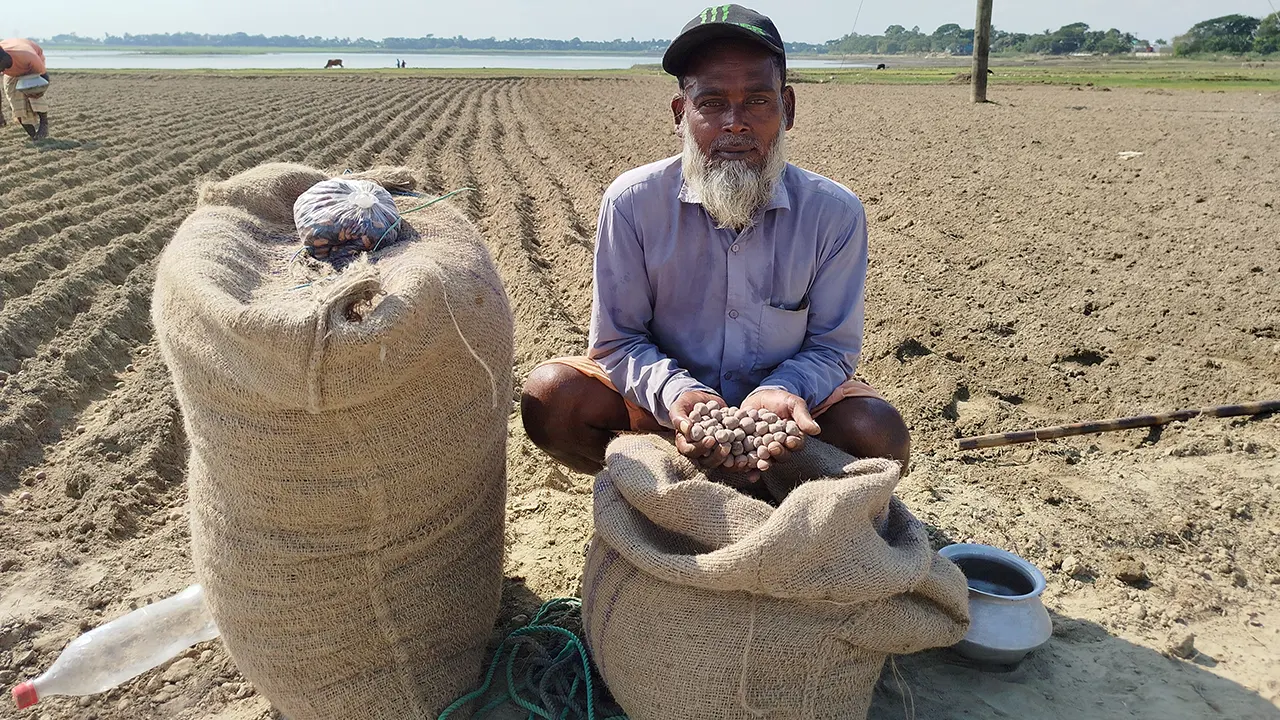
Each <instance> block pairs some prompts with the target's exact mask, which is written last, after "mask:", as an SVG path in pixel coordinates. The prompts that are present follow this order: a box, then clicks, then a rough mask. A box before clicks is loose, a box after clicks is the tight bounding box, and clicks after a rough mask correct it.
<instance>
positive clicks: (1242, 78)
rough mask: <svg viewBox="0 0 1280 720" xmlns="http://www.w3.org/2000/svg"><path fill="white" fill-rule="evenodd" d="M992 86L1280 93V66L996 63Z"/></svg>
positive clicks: (838, 73)
mask: <svg viewBox="0 0 1280 720" xmlns="http://www.w3.org/2000/svg"><path fill="white" fill-rule="evenodd" d="M991 69H992V71H993V72H994V74H993V75H991V76H989V78H988V83H989V85H991V86H992V87H999V86H1000V85H1064V86H1072V85H1075V86H1090V85H1092V86H1094V87H1115V88H1160V89H1166V90H1207V91H1213V90H1254V91H1259V92H1276V91H1280V65H1278V66H1277V67H1266V68H1249V69H1246V68H1241V67H1240V64H1239V63H1238V62H1216V63H1215V62H1194V61H1191V62H1187V61H1177V60H1145V61H1134V60H1113V61H1108V62H1097V63H1091V64H1086V63H1066V62H1063V63H1055V62H1052V61H1048V62H1044V63H1033V62H1022V63H1017V64H1014V63H1010V64H1003V63H996V64H993V65H992V68H991ZM961 73H968V68H967V67H956V66H950V67H927V66H919V67H909V66H908V67H890V68H889V69H886V70H868V69H866V68H848V69H838V70H828V69H810V68H805V69H797V70H792V71H789V72H788V76H789V79H790V80H791V81H792V82H798V83H806V82H808V83H850V84H887V85H946V84H952V83H960V84H967V83H965V81H963V80H957V75H959V74H961Z"/></svg>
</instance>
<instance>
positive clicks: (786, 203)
mask: <svg viewBox="0 0 1280 720" xmlns="http://www.w3.org/2000/svg"><path fill="white" fill-rule="evenodd" d="M790 172H791V164H790V163H788V164H787V166H786V167H785V168H783V170H782V177H780V178H778V182H777V183H775V184H774V186H773V197H771V198H769V202H767V203H765V206H764V207H763V208H762V209H761V210H760V214H762V215H763V214H764V213H766V212H768V211H770V210H790V209H791V194H790V193H788V192H787V175H788V174H789V173H790ZM680 202H683V203H690V204H692V205H701V204H702V198H700V197H698V192H697V191H696V190H694V189H693V188H691V187H689V185H688V183H686V182H685V181H684V169H683V168H681V170H680Z"/></svg>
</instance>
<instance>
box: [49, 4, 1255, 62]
mask: <svg viewBox="0 0 1280 720" xmlns="http://www.w3.org/2000/svg"><path fill="white" fill-rule="evenodd" d="M44 42H46V43H48V44H49V45H51V46H58V45H62V46H102V47H104V48H134V47H193V48H194V47H210V48H218V47H228V48H231V47H236V48H263V49H284V48H289V49H299V48H317V49H320V48H333V49H337V48H351V49H353V50H392V51H412V50H425V51H430V50H504V51H510V50H523V51H531V52H565V51H570V52H573V51H579V52H580V51H594V52H626V53H655V54H656V53H661V52H662V51H663V50H665V49H666V48H667V45H668V44H669V43H670V41H669V40H659V39H653V40H636V39H635V38H631V39H629V40H623V39H621V38H619V39H614V40H582V39H580V38H576V37H575V38H572V39H570V40H553V39H546V38H509V39H506V40H498V39H497V38H493V37H489V38H475V39H471V38H465V37H463V36H461V35H457V36H454V37H436V36H435V35H425V36H423V37H416V38H410V37H389V38H384V39H382V40H370V39H368V38H363V37H361V38H356V39H354V40H352V39H350V38H339V37H328V38H326V37H320V36H304V35H273V36H266V35H249V34H247V33H231V34H222V35H211V34H205V33H190V32H184V33H153V34H145V35H132V34H129V33H125V34H123V35H110V34H108V35H106V36H105V37H104V38H101V39H99V38H89V37H81V36H79V35H76V34H75V33H69V34H61V35H54V36H53V37H51V38H47V39H45V40H44ZM1167 44H1168V42H1167V41H1166V40H1164V39H1163V38H1162V39H1157V40H1156V41H1155V42H1154V43H1152V42H1150V41H1148V40H1145V39H1141V38H1139V37H1137V36H1136V35H1134V34H1133V33H1128V32H1121V31H1120V30H1117V29H1116V28H1111V29H1109V30H1093V29H1091V28H1090V27H1089V25H1088V24H1087V23H1072V24H1070V25H1064V26H1062V27H1061V28H1059V29H1057V30H1045V31H1044V32H1043V33H1035V34H1029V33H1014V32H1006V31H1003V30H999V29H993V30H992V34H991V51H992V52H993V53H997V54H1000V53H1009V54H1014V53H1016V54H1026V55H1071V54H1075V53H1087V54H1098V55H1119V54H1127V53H1131V52H1135V51H1138V52H1141V51H1145V50H1150V49H1152V48H1153V47H1154V46H1163V45H1167ZM786 47H787V52H790V53H804V54H817V55H918V54H929V53H935V54H936V53H942V54H949V55H967V54H970V53H972V52H973V28H964V27H961V26H960V25H958V24H956V23H948V24H945V25H942V26H940V27H938V29H936V30H934V31H933V32H932V33H927V34H926V33H923V32H921V30H920V28H919V27H918V26H917V27H913V28H911V29H907V28H906V27H904V26H902V25H890V26H889V27H888V28H887V29H885V31H884V33H883V34H880V35H859V34H858V33H849V34H847V35H845V36H843V37H840V38H837V39H835V40H828V41H827V42H825V43H821V44H816V43H795V42H788V43H786ZM1173 48H1174V52H1175V53H1176V54H1178V55H1197V54H1205V53H1233V54H1241V53H1257V54H1270V53H1275V52H1280V13H1273V14H1271V15H1268V16H1266V17H1264V18H1255V17H1250V16H1247V15H1226V16H1223V17H1219V18H1213V19H1211V20H1205V21H1204V22H1200V23H1197V24H1195V25H1194V26H1192V27H1191V29H1190V30H1188V31H1187V33H1186V34H1184V35H1179V36H1177V37H1176V38H1174V41H1173Z"/></svg>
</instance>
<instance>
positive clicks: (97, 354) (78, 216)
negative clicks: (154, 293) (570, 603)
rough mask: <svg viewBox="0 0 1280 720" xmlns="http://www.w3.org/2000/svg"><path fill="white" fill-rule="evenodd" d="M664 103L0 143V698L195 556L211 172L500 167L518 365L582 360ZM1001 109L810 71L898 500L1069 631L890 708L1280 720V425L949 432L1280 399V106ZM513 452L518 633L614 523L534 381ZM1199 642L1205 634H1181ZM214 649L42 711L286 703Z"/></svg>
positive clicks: (509, 596) (921, 661)
mask: <svg viewBox="0 0 1280 720" xmlns="http://www.w3.org/2000/svg"><path fill="white" fill-rule="evenodd" d="M672 92H673V84H672V83H671V82H667V81H664V80H660V79H656V78H631V79H590V80H588V79H580V80H573V79H517V78H486V79H467V78H427V77H401V78H390V77H376V76H356V75H341V76H337V77H319V76H279V75H277V76H268V77H256V78H255V77H230V76H191V75H163V74H158V75H154V76H147V75H119V76H109V75H93V76H89V75H75V74H66V75H62V76H60V78H59V80H58V82H57V85H56V86H55V89H54V92H52V93H51V94H50V100H51V102H52V103H53V114H52V119H53V134H54V136H55V137H56V138H57V139H56V140H52V141H49V142H47V143H44V144H41V145H39V146H32V145H31V144H29V143H28V142H26V140H25V138H24V136H23V133H22V132H21V130H20V129H16V128H15V127H14V126H12V125H10V126H7V127H6V128H4V132H3V133H0V501H2V503H0V686H3V687H5V688H6V689H7V688H8V687H10V686H12V685H13V684H15V683H16V682H18V681H20V680H22V679H25V678H29V677H32V676H34V675H35V674H37V673H38V672H40V671H41V670H42V669H43V668H46V667H47V666H48V665H49V664H50V663H51V662H52V661H53V660H54V658H55V657H56V656H57V654H58V652H59V650H60V649H61V647H62V646H63V645H64V644H65V643H66V642H67V641H68V640H70V639H71V638H73V637H74V636H76V635H77V634H79V633H80V632H82V631H83V630H86V629H89V628H92V627H94V626H96V625H99V624H101V623H103V622H105V621H107V620H109V619H111V618H113V617H116V616H118V615H120V614H122V613H124V612H127V611H128V610H129V609H130V608H133V607H136V606H138V605H140V604H144V603H146V602H149V601H152V600H155V599H158V598H161V597H165V596H167V595H169V594H172V593H173V592H176V591H178V590H180V589H181V588H182V587H184V586H186V585H187V584H188V583H189V582H191V580H192V572H191V568H190V564H189V560H188V547H187V546H188V534H187V528H186V522H185V511H184V504H185V498H186V493H185V488H184V484H183V477H184V464H185V448H184V437H183V429H182V423H181V418H180V415H179V412H178V409H177V407H176V403H175V401H174V397H173V393H172V390H171V387H170V384H169V380H168V377H167V372H166V370H165V367H164V365H163V363H162V362H161V361H160V359H159V357H158V354H157V352H156V350H155V346H154V343H153V340H152V331H151V328H150V326H149V320H148V313H147V309H148V302H149V293H150V289H151V282H152V278H153V269H154V260H155V257H156V254H157V253H158V251H159V250H160V249H161V247H162V246H163V245H164V243H165V242H166V241H167V239H168V238H169V237H170V236H171V234H172V233H173V231H174V230H175V228H176V227H177V225H178V223H179V222H181V220H182V219H183V218H184V217H185V215H186V214H187V213H189V212H190V211H191V209H192V207H193V205H194V201H195V187H196V186H197V184H198V183H200V182H201V181H202V180H205V179H210V178H225V177H227V176H229V175H231V174H233V173H235V172H237V171H240V170H243V169H246V168H248V167H251V166H253V165H256V164H258V163H261V162H266V161H273V160H285V161H297V162H304V163H308V164H311V165H315V166H318V167H324V168H329V169H332V170H334V171H337V172H341V171H342V170H344V169H347V168H351V169H363V168H366V167H369V166H372V165H377V164H405V165H408V166H410V167H412V168H413V169H414V170H415V171H417V172H418V173H419V174H420V175H421V176H422V177H423V178H424V179H425V182H426V185H427V189H428V190H429V191H432V192H441V191H445V190H450V189H453V188H457V187H461V186H472V187H475V188H477V189H478V191H477V192H475V193H470V194H467V195H464V196H460V204H461V206H462V207H463V208H464V209H465V210H466V211H467V212H468V213H469V214H470V216H471V217H472V218H473V219H474V220H475V222H476V223H477V224H478V226H479V227H480V228H481V230H482V231H483V233H484V235H485V237H486V238H487V241H488V243H489V246H490V249H491V250H492V252H493V256H494V258H495V259H496V262H497V264H498V266H499V269H500V271H501V273H502V276H503V280H504V282H505V283H506V287H507V290H508V292H509V294H510V295H511V298H512V301H513V306H514V308H515V311H516V315H517V330H516V335H517V338H516V339H517V353H516V375H517V381H518V380H519V379H521V378H523V377H524V375H526V374H527V373H528V372H529V370H530V369H532V368H533V367H534V365H535V364H536V363H538V362H539V361H540V360H542V359H545V358H547V357H550V356H554V355H560V354H570V353H580V352H582V351H583V349H584V346H585V342H586V330H587V321H588V317H589V311H590V297H591V257H592V246H593V235H594V228H595V217H596V212H597V208H598V203H599V199H600V194H601V192H602V191H603V189H604V188H605V187H606V186H607V185H608V184H609V182H610V181H612V180H613V178H614V177H616V176H617V175H618V174H619V173H621V172H623V171H625V170H627V169H629V168H631V167H634V166H637V165H640V164H642V163H645V162H649V161H651V160H656V159H658V158H661V157H664V156H668V155H671V154H674V153H675V152H676V151H677V141H676V138H675V136H674V134H673V132H672V127H671V121H670V117H669V111H668V110H667V105H668V100H669V99H670V96H671V94H672ZM993 95H994V96H995V97H994V99H995V100H997V102H996V103H995V104H990V105H984V106H973V105H970V104H968V103H967V90H966V89H965V88H963V87H923V88H922V87H890V86H878V87H864V86H836V85H808V84H806V85H802V86H799V88H798V96H799V103H800V105H799V119H798V121H797V125H796V128H795V130H794V131H793V132H792V134H791V143H790V147H791V151H792V157H793V159H794V161H795V162H796V163H798V164H800V165H802V166H804V167H807V168H809V169H812V170H815V171H818V172H821V173H824V174H826V175H828V176H830V177H832V178H834V179H836V180H838V181H840V182H842V183H844V184H845V185H847V186H848V187H850V188H851V189H853V190H854V191H855V192H857V193H858V194H859V196H860V197H861V198H862V199H863V201H864V203H865V205H866V208H867V213H868V219H869V224H870V228H871V269H870V277H869V281H868V298H867V313H868V318H867V332H866V343H865V353H864V356H863V360H862V365H861V370H860V371H861V373H862V374H863V375H864V376H865V377H866V378H867V379H868V380H869V381H870V382H872V383H873V384H874V385H875V386H876V387H878V388H879V389H881V390H882V391H883V392H884V393H885V395H886V396H888V397H889V398H890V399H891V400H892V401H893V402H894V403H895V404H896V405H897V406H898V407H899V408H900V409H901V410H902V413H903V415H904V416H905V417H906V419H907V421H908V423H909V424H910V425H911V427H912V431H913V442H914V462H913V467H912V470H911V473H910V474H909V475H908V476H907V477H906V478H905V479H904V480H903V482H902V484H901V486H900V490H899V492H900V495H901V497H902V498H903V499H904V500H905V501H906V502H907V504H908V505H909V506H910V507H911V508H912V510H913V511H914V512H915V513H916V514H917V515H919V516H920V517H921V518H923V519H924V520H926V521H927V522H928V523H929V524H930V528H931V532H932V533H933V534H934V539H935V541H936V543H937V544H938V545H941V544H944V543H946V542H949V541H964V540H974V541H977V542H985V543H991V544H995V545H999V546H1001V547H1005V548H1008V549H1010V550H1013V551H1015V552H1018V553H1020V554H1021V555H1023V556H1025V557H1027V558H1028V559H1030V560H1031V561H1032V562H1033V563H1036V564H1037V565H1038V566H1039V567H1041V568H1042V569H1043V570H1044V571H1045V574H1046V576H1047V577H1048V580H1049V587H1048V590H1047V592H1046V594H1045V602H1046V604H1047V605H1048V607H1049V608H1050V609H1051V611H1052V613H1053V617H1054V624H1055V634H1054V638H1053V640H1052V641H1051V643H1050V644H1049V645H1048V646H1047V647H1046V648H1045V649H1044V650H1042V651H1041V652H1039V653H1037V654H1036V655H1034V656H1033V657H1032V658H1031V659H1029V660H1028V661H1027V662H1025V663H1023V664H1022V665H1021V666H1020V667H1019V668H1018V669H1016V670H1013V671H1011V672H1005V673H989V672H981V671H978V670H975V669H973V668H970V667H966V666H965V665H964V664H963V663H960V662H958V661H957V660H956V659H954V658H953V657H951V656H950V655H949V654H948V653H946V652H934V653H925V654H923V655H919V656H914V657H909V658H899V659H898V660H897V661H896V662H895V664H894V667H893V670H896V672H889V673H887V674H886V677H885V679H884V680H883V681H882V687H881V688H880V689H879V691H878V695H877V700H876V706H875V708H874V709H873V711H872V717H873V718H876V719H877V720H886V719H889V718H898V717H902V716H903V714H904V713H906V712H909V711H910V712H913V713H914V716H915V717H920V718H996V717H999V718H1003V717H1009V718H1014V717H1018V718H1022V717H1035V718H1063V719H1067V718H1071V719H1076V718H1079V719H1083V718H1110V717H1138V718H1151V719H1153V720H1191V719H1192V718H1211V717H1222V718H1277V717H1280V706H1278V705H1277V703H1280V495H1278V494H1277V492H1278V483H1280V459H1278V452H1277V450H1278V448H1280V418H1277V417H1275V416H1272V417H1269V418H1262V419H1259V420H1254V421H1245V420H1196V421H1192V422H1189V423H1181V424H1177V425H1174V426H1171V427H1169V428H1168V429H1166V430H1164V431H1163V432H1150V433H1149V432H1146V431H1129V432H1123V433H1115V434H1109V435H1103V436H1094V437H1087V438H1077V439H1070V440H1061V441H1054V442H1045V443H1039V444H1035V445H1024V446H1017V447H1011V448H1005V449H998V450H988V451H977V452H960V451H958V450H957V449H956V447H955V438H956V437H958V436H962V435H973V434H981V433H986V432H996V431H1004V430H1013V429H1020V428H1028V427H1035V426H1041V425H1048V424H1056V423H1061V422H1071V421H1078V420H1086V419H1096V418H1103V417H1111V416H1119V415H1128V414H1137V413H1145V412H1152V411H1159V410H1171V409H1176V408H1181V407H1196V406H1204V405H1212V404H1219V403H1232V402H1240V401H1246V400H1253V399H1280V209H1278V208H1277V207H1276V205H1277V203H1280V191H1278V190H1277V188H1280V140H1278V139H1277V133H1278V132H1280V93H1278V92H1270V93H1264V94H1258V93H1201V92H1179V93H1169V92H1164V91H1142V90H1127V91H1121V90H1117V91H1114V92H1104V91H1101V90H1094V89H1076V88H1072V89H1067V88H1032V87H1027V88H1017V87H1013V88H1010V87H1001V88H999V89H998V91H996V92H995V93H993ZM1126 151H1136V152H1141V153H1143V154H1142V155H1141V156H1138V157H1132V158H1129V159H1124V158H1122V157H1121V156H1120V155H1119V154H1120V153H1122V152H1126ZM517 390H518V388H517V387H513V388H511V392H512V399H513V401H514V400H515V399H516V393H517ZM509 470H510V488H511V492H510V498H509V502H508V520H509V524H508V530H507V534H508V544H507V548H508V556H507V560H506V572H507V576H508V578H509V580H508V582H507V588H506V602H505V603H504V613H503V620H502V623H501V625H502V626H503V627H506V626H511V625H514V624H517V623H519V622H520V620H521V616H522V615H524V614H527V613H528V612H529V610H530V609H531V608H533V607H536V605H537V604H538V602H539V601H540V600H541V599H545V598H550V597H554V596H563V595H567V594H572V593H574V592H575V591H576V590H577V587H578V577H579V573H580V569H581V564H582V560H583V549H584V546H585V543H586V541H587V538H588V535H589V533H590V531H591V520H590V516H591V497H590V479H589V478H586V477H583V476H580V475H575V474H573V473H569V472H566V471H562V470H560V469H558V468H557V467H556V466H554V465H553V464H552V463H550V462H549V461H548V460H547V459H546V458H545V457H543V456H541V455H540V454H539V453H538V451H536V450H535V449H534V448H533V447H532V446H531V445H530V444H529V442H528V441H527V440H526V439H525V438H524V436H523V433H522V431H521V430H520V423H519V418H518V415H517V413H516V411H515V407H514V402H513V412H512V416H511V442H510V450H509ZM1122 578H1123V579H1122ZM501 629H502V627H500V628H498V631H501ZM1188 635H1194V636H1195V637H1194V641H1193V647H1194V649H1193V650H1192V651H1191V652H1188V653H1184V654H1185V655H1186V656H1187V657H1178V656H1176V655H1175V654H1174V653H1171V652H1170V650H1171V648H1173V647H1175V646H1177V645H1179V644H1181V643H1182V641H1183V640H1184V639H1185V638H1186V637H1187V636H1188ZM1185 647H1186V646H1185V645H1184V648H1185ZM189 656H190V657H189V660H190V661H188V662H181V663H176V664H172V665H170V666H167V667H165V668H161V669H159V670H156V671H153V672H150V673H147V674H145V675H143V676H142V677H140V678H138V679H137V680H134V681H132V682H130V683H128V684H126V685H124V686H122V687H120V688H117V689H115V690H112V691H110V692H108V693H105V694H103V695H100V696H95V697H90V698H85V699H83V700H79V701H77V700H66V699H55V700H51V701H49V702H48V703H42V704H41V705H40V706H38V707H37V708H36V709H34V711H29V712H27V713H25V716H31V717H38V718H41V719H42V720H43V719H45V718H47V719H48V720H55V719H56V720H62V719H70V718H76V719H79V720H88V719H89V718H96V719H97V720H125V719H129V720H133V719H136V718H223V719H226V720H251V719H257V718H264V717H267V716H268V715H269V713H270V710H269V708H268V706H267V703H266V701H265V700H263V699H262V698H261V697H259V696H257V695H256V694H255V693H254V690H253V688H252V687H251V685H250V684H248V683H246V682H245V681H244V680H243V678H241V677H240V676H239V675H238V674H237V672H236V670H235V668H234V667H233V666H232V665H231V663H230V661H229V660H228V658H227V656H226V655H225V653H224V652H223V651H222V649H221V647H220V645H219V644H218V643H217V642H216V641H215V642H212V643H208V644H205V645H202V646H199V647H197V648H195V649H193V650H192V651H191V652H190V653H189ZM9 716H15V717H16V716H17V714H16V713H15V711H13V709H12V707H11V706H8V705H6V704H4V703H0V717H9Z"/></svg>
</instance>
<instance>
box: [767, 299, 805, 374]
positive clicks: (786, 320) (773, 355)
mask: <svg viewBox="0 0 1280 720" xmlns="http://www.w3.org/2000/svg"><path fill="white" fill-rule="evenodd" d="M808 329H809V310H808V308H805V309H803V310H783V309H782V308H776V307H773V306H772V305H765V306H764V308H763V310H762V312H761V315H760V353H759V356H758V357H757V358H756V364H755V370H756V371H769V370H772V369H773V368H775V367H777V366H778V365H781V364H782V363H783V362H784V361H786V360H789V359H790V358H791V357H793V356H794V355H795V354H796V353H798V352H800V346H801V345H803V344H804V337H805V333H806V331H807V330H808Z"/></svg>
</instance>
